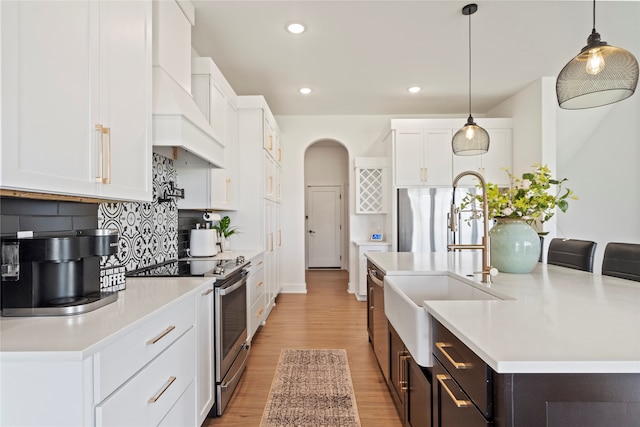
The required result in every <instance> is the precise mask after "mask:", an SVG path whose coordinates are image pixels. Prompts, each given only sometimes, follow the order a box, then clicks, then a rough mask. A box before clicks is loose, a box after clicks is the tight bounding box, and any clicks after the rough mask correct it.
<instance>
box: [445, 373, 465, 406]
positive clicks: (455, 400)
mask: <svg viewBox="0 0 640 427" xmlns="http://www.w3.org/2000/svg"><path fill="white" fill-rule="evenodd" d="M436 378H437V379H438V382H439V383H440V385H441V386H442V388H443V389H445V390H446V392H447V394H448V395H449V397H451V400H453V403H454V404H455V405H456V406H457V407H458V408H466V407H467V406H471V405H472V403H471V401H470V400H460V399H458V398H456V397H455V396H454V395H453V392H452V391H451V390H450V389H449V387H447V385H446V384H445V383H444V382H445V381H448V380H451V377H450V376H449V375H445V374H438V375H436Z"/></svg>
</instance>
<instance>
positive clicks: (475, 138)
mask: <svg viewBox="0 0 640 427" xmlns="http://www.w3.org/2000/svg"><path fill="white" fill-rule="evenodd" d="M477 10H478V5H477V4H475V3H471V4H468V5H466V6H465V7H463V8H462V14H463V15H465V16H469V118H468V119H467V123H466V124H465V125H464V126H463V127H462V129H460V130H459V131H458V132H456V134H455V135H453V140H452V141H451V147H452V148H453V154H457V155H459V156H474V155H478V154H484V153H486V152H487V151H489V134H488V133H487V131H486V130H484V129H482V128H481V127H480V126H478V125H477V124H476V123H475V122H474V121H473V117H472V116H471V15H473V14H474V13H476V11H477Z"/></svg>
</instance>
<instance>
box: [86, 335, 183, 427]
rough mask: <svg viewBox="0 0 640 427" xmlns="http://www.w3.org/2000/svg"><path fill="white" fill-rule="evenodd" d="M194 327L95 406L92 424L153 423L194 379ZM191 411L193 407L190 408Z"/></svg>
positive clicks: (166, 411) (169, 407)
mask: <svg viewBox="0 0 640 427" xmlns="http://www.w3.org/2000/svg"><path fill="white" fill-rule="evenodd" d="M194 352H195V339H194V330H193V328H191V329H190V330H189V332H187V333H186V334H184V335H183V336H182V337H181V338H180V339H179V340H178V341H176V342H175V343H174V344H172V345H171V346H170V347H169V348H168V349H167V350H166V351H165V352H164V353H162V354H161V355H160V356H158V357H157V358H156V359H154V360H153V361H152V362H151V363H150V364H149V365H148V366H146V367H145V368H144V369H143V370H141V371H140V372H139V373H137V374H136V375H135V376H134V377H133V378H131V379H130V380H129V381H128V382H127V383H126V384H124V385H123V386H122V388H120V389H119V390H118V391H116V392H115V393H113V394H112V395H111V396H109V397H108V398H107V399H105V400H104V401H103V402H101V403H100V404H99V405H97V406H96V426H114V427H120V426H127V425H130V426H143V425H148V426H155V425H158V424H159V423H160V421H162V419H163V418H164V417H165V416H166V415H167V414H168V413H169V411H170V410H171V408H172V407H173V405H174V404H175V403H176V402H177V401H178V400H179V399H180V397H181V396H182V394H183V393H184V391H185V390H186V389H187V387H189V386H190V385H191V384H192V383H193V380H194V375H195V367H194V365H193V363H189V361H190V360H191V359H192V357H193V353H194ZM192 412H193V408H192Z"/></svg>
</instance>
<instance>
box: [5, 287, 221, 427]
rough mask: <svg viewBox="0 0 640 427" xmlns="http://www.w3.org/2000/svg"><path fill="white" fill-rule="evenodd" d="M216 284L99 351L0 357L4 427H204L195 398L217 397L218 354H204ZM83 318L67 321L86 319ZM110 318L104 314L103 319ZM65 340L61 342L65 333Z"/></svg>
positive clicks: (150, 316) (160, 311)
mask: <svg viewBox="0 0 640 427" xmlns="http://www.w3.org/2000/svg"><path fill="white" fill-rule="evenodd" d="M212 283H213V282H209V283H203V284H202V285H201V286H199V287H198V288H197V289H196V290H194V291H192V293H191V296H189V297H184V298H181V299H180V300H179V301H174V302H170V303H169V304H168V305H165V306H164V307H162V308H161V309H158V310H157V311H155V312H151V313H150V314H148V315H146V316H145V317H143V318H140V319H139V320H137V321H135V322H136V323H135V326H133V324H130V325H129V326H128V327H127V329H130V330H129V331H128V332H127V333H126V334H124V335H122V336H120V337H118V338H117V339H116V340H115V341H113V342H111V343H110V344H108V345H107V346H106V347H104V348H102V349H101V350H99V351H98V352H96V353H93V354H88V355H86V356H84V353H82V352H80V351H79V352H78V357H77V358H74V357H73V355H67V354H66V353H65V352H59V353H63V354H56V352H55V351H47V352H41V353H38V352H29V354H28V355H27V356H25V357H24V358H23V359H24V360H18V359H12V360H5V359H3V360H2V366H1V369H0V386H1V388H0V393H1V394H2V406H1V410H0V425H2V426H5V425H7V426H9V425H10V426H36V425H37V426H80V425H82V426H93V425H95V426H118V427H121V426H136V427H143V426H157V425H165V426H181V427H185V426H199V425H201V424H202V421H201V420H200V419H199V418H198V417H199V415H200V414H201V413H200V412H198V410H200V409H201V408H200V406H198V407H196V401H198V405H201V404H202V402H205V403H204V404H205V405H207V406H208V405H212V404H213V401H212V400H207V399H213V394H212V389H210V388H209V387H212V386H213V381H214V380H213V373H212V369H213V362H212V360H213V357H212V355H209V354H206V351H208V349H209V345H210V340H212V338H213V334H212V331H211V329H208V330H207V328H209V327H210V326H213V321H212V318H211V316H212V312H213V311H212V307H213V300H212V299H210V300H206V296H203V295H202V294H204V293H206V292H207V291H208V289H213V284H212ZM125 298H126V295H125V296H123V299H125ZM209 301H211V303H210V302H209ZM119 302H120V301H118V302H116V303H114V304H117V303H119ZM141 303H143V301H141ZM194 308H195V310H194ZM105 309H106V308H105ZM134 311H135V310H134ZM194 312H195V313H197V314H196V315H194ZM98 313H99V312H98V311H96V312H93V313H89V314H88V316H94V315H97V314H98ZM82 316H84V315H81V317H73V316H72V317H69V318H68V321H69V322H74V321H80V322H81V321H82V320H83V317H82ZM196 316H198V317H197V318H196ZM33 320H38V321H39V320H42V321H43V323H42V325H43V327H44V328H46V320H47V319H33ZM109 320H110V319H109V317H108V316H106V317H105V318H104V320H103V322H109ZM131 326H133V327H131ZM60 340H61V345H64V336H60ZM207 340H209V341H207ZM201 353H202V354H201ZM74 354H75V353H74ZM2 356H4V354H2ZM9 356H11V355H9ZM62 358H64V360H62ZM199 358H201V359H199ZM197 359H199V362H198V363H196V360H197ZM203 368H206V369H203ZM196 376H198V377H196ZM203 376H207V378H209V380H208V381H209V383H208V384H207V383H206V381H207V379H204V380H202V379H201V378H202V377H203ZM203 381H204V382H203ZM196 387H198V388H196ZM202 390H204V392H203V391H202ZM208 407H209V408H210V407H211V406H208Z"/></svg>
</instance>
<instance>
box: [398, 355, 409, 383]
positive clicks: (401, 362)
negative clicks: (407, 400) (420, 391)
mask: <svg viewBox="0 0 640 427" xmlns="http://www.w3.org/2000/svg"><path fill="white" fill-rule="evenodd" d="M409 360H411V356H410V355H409V352H408V351H399V352H398V373H399V377H400V378H398V388H400V391H403V392H406V391H408V390H409V380H408V378H407V376H408V375H407V370H408V367H407V364H408V363H409Z"/></svg>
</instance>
